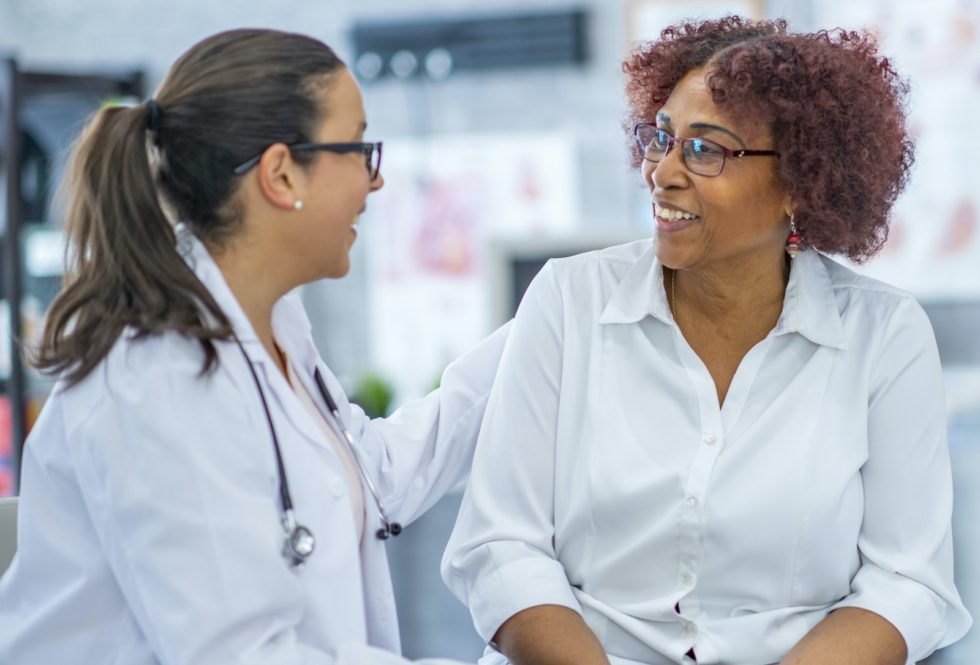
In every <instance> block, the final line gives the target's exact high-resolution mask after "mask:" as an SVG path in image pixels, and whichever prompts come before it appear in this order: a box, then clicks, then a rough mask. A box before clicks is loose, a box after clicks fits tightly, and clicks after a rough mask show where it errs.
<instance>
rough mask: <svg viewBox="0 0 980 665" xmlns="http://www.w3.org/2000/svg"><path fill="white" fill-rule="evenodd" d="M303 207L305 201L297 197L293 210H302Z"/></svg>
mask: <svg viewBox="0 0 980 665" xmlns="http://www.w3.org/2000/svg"><path fill="white" fill-rule="evenodd" d="M302 209H303V201H301V200H300V199H296V200H295V201H293V210H302Z"/></svg>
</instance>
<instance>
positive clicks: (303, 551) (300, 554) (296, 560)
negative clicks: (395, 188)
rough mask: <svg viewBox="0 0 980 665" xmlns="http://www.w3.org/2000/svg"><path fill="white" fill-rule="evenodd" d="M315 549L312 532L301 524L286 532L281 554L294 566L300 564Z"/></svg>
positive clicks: (314, 539)
mask: <svg viewBox="0 0 980 665" xmlns="http://www.w3.org/2000/svg"><path fill="white" fill-rule="evenodd" d="M315 549H316V538H315V537H314V536H313V532H311V531H310V530H309V529H307V528H306V527H305V526H303V525H301V524H297V525H296V526H294V527H293V528H292V529H291V530H290V531H289V532H288V533H287V534H286V542H285V543H284V544H283V556H284V557H286V559H287V560H288V561H289V562H290V563H291V564H292V565H293V566H294V567H295V566H299V565H301V564H302V563H303V562H304V561H306V559H307V558H308V557H309V556H310V555H311V554H313V550H315Z"/></svg>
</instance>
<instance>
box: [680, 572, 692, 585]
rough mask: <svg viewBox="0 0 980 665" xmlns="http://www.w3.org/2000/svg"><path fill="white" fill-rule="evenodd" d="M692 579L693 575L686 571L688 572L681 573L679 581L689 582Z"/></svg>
mask: <svg viewBox="0 0 980 665" xmlns="http://www.w3.org/2000/svg"><path fill="white" fill-rule="evenodd" d="M692 580H694V576H693V575H691V573H688V572H683V573H681V583H682V584H690V583H691V581H692Z"/></svg>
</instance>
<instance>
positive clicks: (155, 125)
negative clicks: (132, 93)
mask: <svg viewBox="0 0 980 665" xmlns="http://www.w3.org/2000/svg"><path fill="white" fill-rule="evenodd" d="M143 106H145V107H146V110H147V111H149V114H148V115H147V117H146V128H147V130H149V131H151V132H155V131H157V130H158V129H160V105H159V104H157V102H156V100H155V99H153V98H150V99H147V100H146V101H145V102H143Z"/></svg>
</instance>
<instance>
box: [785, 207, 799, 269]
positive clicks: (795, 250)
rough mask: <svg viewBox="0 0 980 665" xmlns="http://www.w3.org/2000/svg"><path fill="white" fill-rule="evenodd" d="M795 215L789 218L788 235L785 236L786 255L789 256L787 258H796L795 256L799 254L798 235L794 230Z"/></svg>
mask: <svg viewBox="0 0 980 665" xmlns="http://www.w3.org/2000/svg"><path fill="white" fill-rule="evenodd" d="M795 217H796V216H795V215H790V216H789V235H788V236H786V253H787V254H789V258H791V259H792V258H796V255H797V254H799V253H800V240H801V238H800V234H799V232H798V231H797V230H796V220H795Z"/></svg>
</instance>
